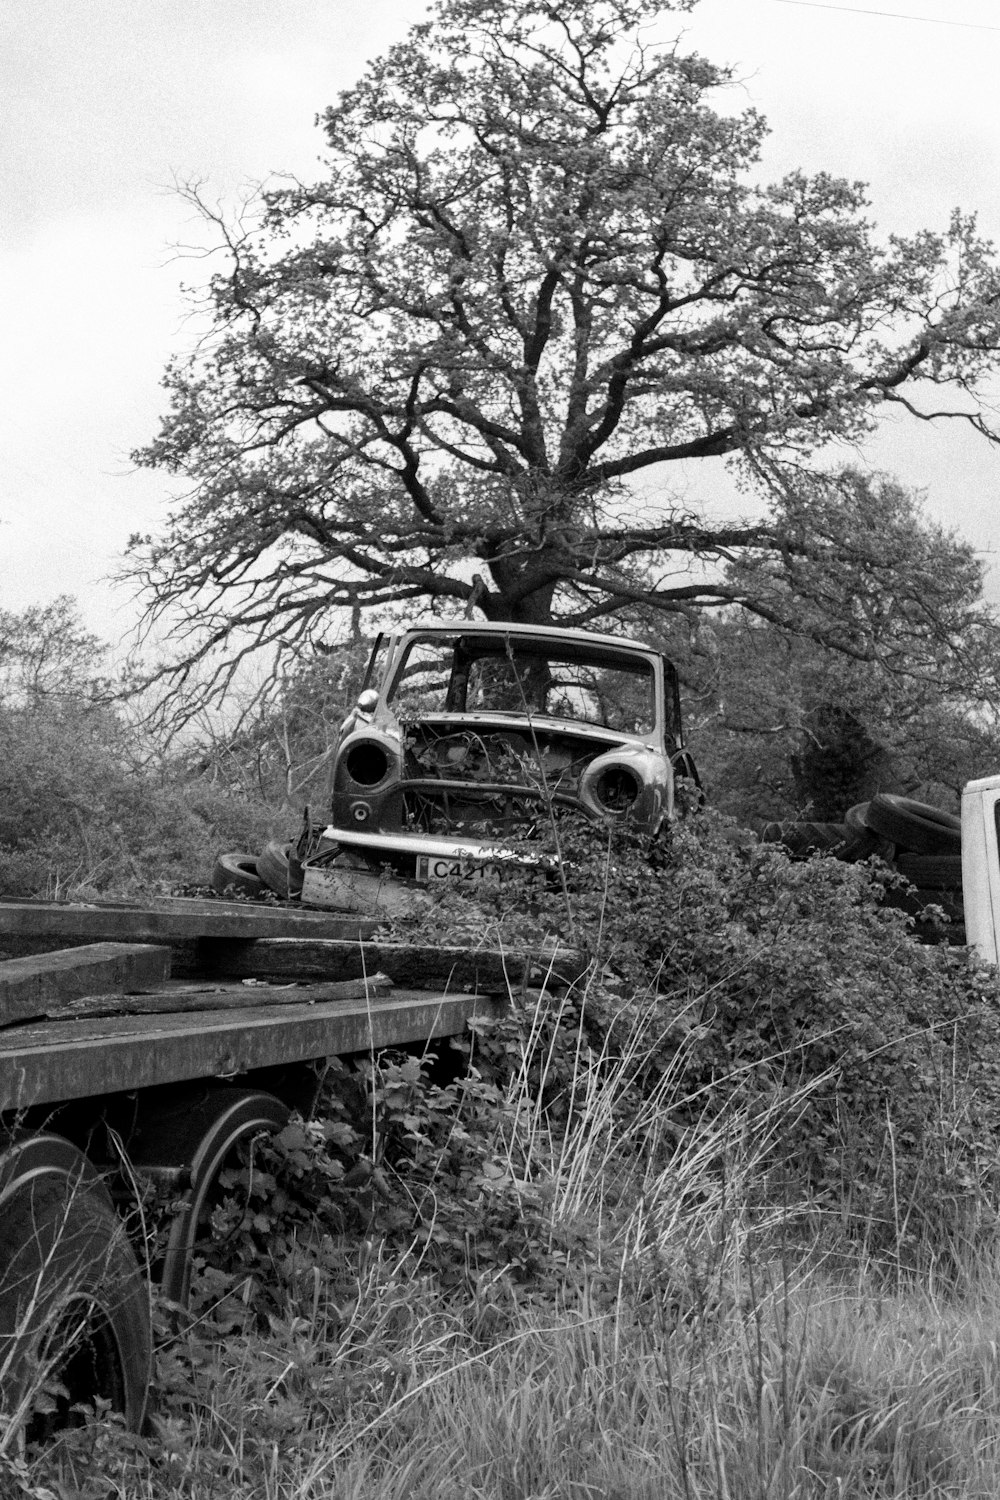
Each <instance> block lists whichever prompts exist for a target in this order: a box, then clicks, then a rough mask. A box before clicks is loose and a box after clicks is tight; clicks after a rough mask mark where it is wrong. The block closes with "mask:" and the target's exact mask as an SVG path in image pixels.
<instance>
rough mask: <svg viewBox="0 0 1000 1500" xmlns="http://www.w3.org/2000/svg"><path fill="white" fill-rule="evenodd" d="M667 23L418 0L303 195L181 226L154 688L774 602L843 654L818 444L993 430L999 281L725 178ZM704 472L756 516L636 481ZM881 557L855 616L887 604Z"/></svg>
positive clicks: (923, 237)
mask: <svg viewBox="0 0 1000 1500" xmlns="http://www.w3.org/2000/svg"><path fill="white" fill-rule="evenodd" d="M692 4H693V0H677V3H673V4H671V3H663V0H559V3H558V4H556V3H554V0H440V3H439V4H438V5H437V6H436V7H435V9H434V11H433V13H432V16H431V19H429V20H428V21H426V22H423V23H422V24H420V25H418V26H416V27H414V28H413V30H412V31H411V33H410V34H409V37H408V38H407V39H406V40H405V41H403V42H402V43H401V44H400V45H398V46H396V47H394V48H392V49H391V50H390V51H389V53H388V54H387V55H386V56H385V57H383V58H381V59H379V60H377V61H376V62H374V63H372V64H371V65H370V67H369V68H368V70H367V72H366V73H365V75H364V76H363V77H362V78H361V80H360V81H359V82H358V84H357V85H356V86H355V87H354V88H353V89H351V90H349V91H347V92H346V93H344V94H343V95H342V96H341V98H340V102H339V103H338V104H336V105H334V106H333V107H331V108H330V109H328V110H327V111H326V113H325V115H324V116H323V125H324V129H325V134H326V140H327V160H326V168H325V175H324V176H323V177H322V179H321V180H319V181H318V182H316V183H314V184H300V183H293V184H291V185H285V186H280V187H277V188H275V189H272V190H269V191H266V192H265V193H264V194H263V197H262V199H261V201H260V205H259V208H260V212H259V215H258V217H257V218H256V219H255V220H254V221H253V222H248V221H247V220H244V221H243V222H242V223H241V224H238V225H227V224H225V223H224V222H223V221H222V219H221V218H218V217H217V216H213V215H212V214H209V217H216V220H217V228H218V230H219V232H220V235H221V238H222V239H223V241H224V248H225V250H226V253H227V266H226V269H225V270H224V271H223V272H222V273H220V274H219V275H217V276H216V277H215V278H214V280H212V282H211V284H210V287H209V289H208V308H209V311H210V314H211V327H210V329H209V331H208V333H207V335H206V337H205V339H204V341H203V342H202V343H200V344H199V346H198V349H197V351H196V352H195V353H194V354H193V355H191V356H190V357H184V358H181V359H179V360H178V361H176V362H175V363H174V364H173V365H172V366H171V368H170V369H169V371H168V373H167V376H166V386H167V390H168V392H169V395H170V411H169V414H168V415H167V417H166V419H165V421H164V423H163V427H162V431H161V433H160V435H159V437H158V438H157V439H156V440H155V441H154V442H153V443H152V444H151V445H150V446H149V447H148V448H147V449H146V450H144V451H143V452H142V453H141V454H139V455H138V458H139V461H140V462H141V463H144V464H148V465H152V466H161V467H164V468H166V469H168V470H171V471H173V472H175V473H177V474H178V475H181V476H183V477H184V478H185V479H186V480H187V482H188V490H187V494H186V498H184V499H182V500H181V501H179V503H178V505H177V507H176V509H175V511H174V514H173V517H172V519H171V522H170V524H169V526H168V527H167V529H166V531H165V533H164V534H163V535H162V536H160V537H158V538H145V539H136V541H135V544H134V546H135V563H134V566H135V570H136V572H137V573H138V574H139V575H140V576H141V577H142V579H143V580H144V581H145V582H146V584H147V585H148V586H149V588H150V590H151V599H152V609H153V611H154V613H155V612H156V611H157V610H167V611H171V612H176V611H177V610H178V609H180V610H181V611H182V613H183V614H184V615H185V618H186V622H187V623H186V629H185V633H184V634H183V640H184V643H185V644H184V650H183V666H182V672H183V671H184V670H187V669H188V668H190V666H191V664H192V663H193V662H194V661H197V660H198V659H199V658H200V657H202V656H205V655H208V654H210V653H211V652H212V651H213V650H214V649H215V648H216V647H218V646H220V645H223V644H227V643H228V645H229V659H230V662H231V660H232V657H233V655H234V654H236V655H238V654H239V652H240V651H243V650H246V649H249V648H251V647H253V646H256V645H267V644H275V643H277V644H279V645H282V646H288V645H292V644H295V643H301V642H303V641H309V640H312V639H316V638H319V639H323V638H324V637H326V636H327V635H328V634H329V633H330V632H331V609H332V608H333V607H336V606H350V607H352V608H356V607H358V606H362V607H365V606H373V607H374V606H380V607H383V608H386V607H391V606H404V607H407V608H410V607H412V606H413V605H414V604H415V603H416V602H417V601H430V602H431V604H432V605H433V606H434V607H440V608H442V609H446V610H447V609H453V610H455V609H457V610H462V609H465V610H467V611H472V610H474V609H477V608H478V609H480V610H482V612H483V613H484V614H486V615H487V616H488V617H489V618H491V619H510V620H516V621H530V622H544V621H549V620H551V619H553V618H558V619H560V620H562V621H564V622H575V623H580V622H585V621H590V620H593V619H595V618H597V617H600V616H603V615H606V614H609V613H612V612H615V611H621V610H622V609H624V608H627V607H629V606H631V605H634V604H636V603H638V602H642V603H644V604H647V605H649V606H652V607H655V608H656V609H659V610H666V611H677V610H689V609H691V608H697V607H700V606H704V605H712V604H718V603H720V602H726V603H734V604H739V605H740V606H742V607H744V608H746V609H749V610H752V611H756V612H758V613H760V614H762V615H763V616H764V617H765V618H769V617H771V615H772V614H773V609H774V598H775V596H776V594H780V595H781V606H782V621H783V623H784V624H786V625H788V626H790V627H791V628H793V629H798V630H803V631H806V632H808V633H809V634H811V635H814V636H816V637H817V638H821V639H830V640H833V639H834V638H835V637H837V638H838V639H839V640H840V642H841V643H844V642H845V641H846V642H850V643H851V649H857V641H858V639H859V638H860V636H861V635H862V633H863V632H865V631H867V630H869V628H870V622H869V621H867V620H865V619H858V618H856V616H855V613H854V602H853V600H852V599H848V598H846V597H843V596H842V597H830V596H828V595H826V594H825V593H823V591H822V590H818V591H817V590H816V589H815V588H814V587H813V585H814V583H815V578H814V576H813V570H812V568H811V565H810V559H811V556H812V552H811V548H812V542H813V536H814V532H815V531H816V530H817V528H818V530H819V533H820V535H821V536H822V540H823V544H824V546H826V547H828V548H837V547H839V548H840V549H841V554H842V557H843V561H844V565H845V568H846V567H848V566H851V567H855V566H856V567H860V568H862V569H864V568H868V567H869V566H870V565H871V566H876V565H877V564H878V562H879V559H880V557H882V556H884V550H885V544H884V539H883V538H881V537H879V536H878V535H877V534H875V533H872V532H869V533H868V534H865V535H863V536H860V537H859V536H857V535H854V534H851V535H845V534H844V532H843V529H842V530H841V534H840V535H835V532H836V526H835V524H834V523H835V520H836V511H837V507H838V505H839V504H840V503H841V498H842V493H841V490H840V489H839V488H838V487H837V485H836V484H835V483H834V484H832V486H831V484H830V483H829V482H828V481H826V480H824V479H823V478H822V477H821V475H820V473H819V472H818V471H817V470H816V466H815V461H814V460H815V454H816V451H817V449H819V448H821V447H822V445H823V444H824V442H826V441H827V440H828V439H831V438H835V437H836V438H850V439H852V440H857V439H860V438H862V437H863V436H864V434H865V433H866V432H867V431H869V430H870V429H871V428H872V426H873V424H874V423H875V421H876V420H877V416H878V412H879V409H880V407H882V406H883V405H884V404H885V403H886V402H890V403H894V404H896V405H901V406H903V407H905V408H906V409H908V410H910V411H912V412H914V413H915V414H916V415H918V416H922V417H924V418H925V419H926V420H930V419H931V418H932V417H933V418H935V419H943V418H944V417H948V416H950V417H953V418H956V419H960V420H964V421H969V422H971V423H972V424H973V426H975V427H976V428H977V429H978V430H980V431H982V432H983V433H984V434H985V435H986V436H988V437H990V438H993V437H994V436H995V434H994V432H993V430H992V429H991V428H990V426H989V425H988V422H987V420H986V418H985V417H984V416H983V415H982V413H981V411H980V409H979V407H978V406H977V404H976V401H975V388H976V382H977V380H978V379H979V377H980V376H981V375H982V373H983V372H984V370H986V369H987V368H988V367H989V366H990V365H991V364H992V361H993V359H994V355H995V352H996V350H997V347H998V344H1000V319H998V307H1000V299H998V293H1000V278H998V273H997V267H996V263H995V260H994V258H993V256H992V254H991V251H990V247H989V246H987V245H985V244H984V243H982V242H981V241H980V240H979V239H978V238H977V236H976V231H975V225H974V222H973V221H972V220H971V219H968V218H963V217H960V216H958V215H956V216H955V218H954V219H953V221H952V223H951V226H950V228H949V229H948V231H947V232H946V233H945V234H943V235H936V234H931V233H929V232H923V233H920V234H917V235H916V236H914V237H913V238H910V239H902V238H898V237H892V238H890V239H889V240H888V241H887V242H885V243H883V242H882V241H880V240H878V239H877V238H876V237H875V235H874V233H873V231H872V228H871V225H870V224H869V223H868V221H867V220H866V217H865V214H866V210H867V204H866V200H865V195H864V189H863V186H862V185H860V184H858V183H850V182H846V181H843V180H841V179H839V178H836V177H832V176H829V175H826V174H820V175H819V176H816V177H811V178H810V177H807V176H805V175H803V174H801V173H794V174H792V175H790V176H789V177H787V178H785V179H784V180H783V181H781V182H779V183H777V184H776V185H773V186H761V185H759V184H758V182H757V181H756V179H755V176H754V171H755V166H756V163H757V160H758V155H759V149H760V145H761V141H762V138H763V136H764V133H765V126H764V122H763V121H762V119H761V118H760V117H759V116H758V115H757V114H756V113H755V112H754V111H752V110H749V111H746V112H744V113H741V114H730V113H724V112H721V111H719V110H717V109H716V108H714V107H713V104H712V100H713V99H714V97H715V96H716V94H718V92H719V90H720V89H722V88H723V86H724V85H725V84H726V83H727V82H728V81H729V75H728V73H727V72H726V71H725V70H723V69H720V68H718V67H715V66H714V65H712V64H711V63H709V62H707V61H705V60H704V59H703V58H701V57H698V56H695V55H692V54H686V53H684V52H683V51H682V49H681V47H680V45H679V44H677V43H676V42H675V41H674V40H672V39H671V36H670V35H669V28H668V31H667V32H665V31H664V29H663V28H664V25H665V24H666V23H668V22H669V23H671V24H673V23H674V20H675V17H674V13H675V12H678V11H685V10H688V9H690V8H691V5H692ZM197 196H198V195H197V193H195V197H196V198H197ZM934 387H942V388H944V387H947V388H949V394H947V395H946V396H943V397H942V396H939V394H938V392H937V391H936V390H934V389H933V388H934ZM928 392H929V393H930V396H931V399H930V402H929V403H928V404H927V405H926V406H923V407H922V406H919V405H918V402H919V401H920V400H921V399H923V397H924V395H925V394H926V393H928ZM722 455H729V456H730V457H731V458H732V460H733V461H734V462H735V463H736V464H737V466H738V467H739V468H740V469H741V471H742V473H743V476H744V478H745V479H746V480H747V482H748V483H749V484H750V485H751V486H752V487H753V488H754V489H755V490H756V498H755V499H753V500H751V501H748V503H747V509H748V510H749V512H750V513H751V514H755V515H756V516H757V517H758V519H749V520H748V519H746V518H745V517H742V516H740V515H738V514H734V515H733V516H732V517H731V518H729V519H727V520H722V521H718V522H716V521H713V520H711V519H709V518H707V517H706V516H702V515H699V514H697V513H696V512H695V511H694V510H693V509H691V508H690V507H689V506H688V505H687V504H685V503H682V502H681V501H679V500H677V499H676V498H675V497H674V496H673V495H672V494H671V492H670V490H669V489H668V488H667V487H666V485H665V484H664V483H663V482H662V475H663V473H664V472H665V467H666V466H668V465H670V464H676V463H678V462H679V461H681V460H690V459H697V458H704V457H718V456H722ZM654 471H655V472H656V475H657V480H658V481H660V482H658V485H657V487H656V488H655V489H650V487H649V486H648V484H647V486H646V487H645V488H644V489H643V490H642V491H641V492H640V491H639V490H637V489H636V488H635V485H634V481H635V478H636V476H639V475H642V474H644V473H647V472H648V473H653V472H654ZM742 555H747V556H748V557H749V558H750V559H751V565H750V566H748V567H746V568H740V569H737V570H736V571H734V572H731V573H730V575H729V576H728V577H723V576H721V572H720V569H721V568H722V566H723V565H724V564H725V563H726V562H727V561H730V560H732V559H735V558H739V557H740V556H742ZM890 561H891V562H892V563H893V572H892V573H886V572H885V570H883V572H882V573H881V575H880V580H879V581H880V586H884V587H887V588H888V590H889V594H888V596H887V598H888V599H889V600H891V599H893V598H895V596H896V595H897V594H898V593H899V592H900V590H902V591H903V593H904V594H906V593H907V591H909V592H912V589H913V579H912V577H911V576H910V574H908V572H907V567H908V564H909V561H910V559H909V557H908V555H905V554H901V555H900V556H898V557H896V558H891V559H890ZM886 608H891V605H890V604H887V605H886ZM845 609H846V611H847V614H846V619H845V616H844V610H845ZM174 618H176V614H174ZM915 629H919V630H922V631H925V632H929V633H930V635H931V636H932V637H933V636H934V635H935V633H936V632H937V630H938V622H937V621H936V620H934V619H933V618H930V617H928V618H925V619H924V620H923V621H922V622H921V623H920V624H919V626H917V625H916V624H915ZM878 649H879V646H878V637H877V635H876V636H869V637H868V640H867V642H866V644H865V646H864V647H863V651H864V652H866V653H870V652H871V651H872V650H876V651H877V650H878ZM224 680H225V678H224V676H223V677H222V678H219V677H217V678H216V682H217V684H218V683H219V682H221V681H224Z"/></svg>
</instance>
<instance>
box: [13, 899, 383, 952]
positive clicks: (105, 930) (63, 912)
mask: <svg viewBox="0 0 1000 1500" xmlns="http://www.w3.org/2000/svg"><path fill="white" fill-rule="evenodd" d="M375 928H376V923H375V922H373V921H369V920H365V919H362V918H359V917H351V916H338V915H337V914H335V913H331V912H322V911H303V910H301V909H296V908H294V907H287V906H264V905H260V906H257V905H253V904H252V903H250V902H240V901H201V900H195V899H193V898H192V899H188V898H185V897H182V896H176V897H170V898H166V897H164V898H163V899H162V900H158V901H157V902H156V903H155V904H150V905H148V906H133V905H118V904H115V903H110V902H109V903H106V904H105V903H103V902H98V903H95V904H94V905H93V906H91V905H86V906H84V905H80V904H76V903H73V902H60V901H0V942H2V939H3V938H4V937H33V938H45V939H64V940H65V941H66V942H79V943H86V942H99V941H112V942H131V943H173V942H190V941H192V940H195V939H198V938H242V939H249V938H258V937H306V936H312V937H325V938H349V939H354V940H355V941H356V940H357V939H358V938H359V937H368V936H370V935H371V934H372V933H373V932H374V931H375Z"/></svg>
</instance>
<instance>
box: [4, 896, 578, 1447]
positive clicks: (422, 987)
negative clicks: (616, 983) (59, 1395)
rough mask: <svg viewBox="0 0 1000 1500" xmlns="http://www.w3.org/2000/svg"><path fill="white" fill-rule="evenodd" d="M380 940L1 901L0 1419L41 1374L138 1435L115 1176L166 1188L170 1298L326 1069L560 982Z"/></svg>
mask: <svg viewBox="0 0 1000 1500" xmlns="http://www.w3.org/2000/svg"><path fill="white" fill-rule="evenodd" d="M374 933H375V924H374V923H373V922H371V921H365V920H361V919H358V918H355V917H341V916H337V915H334V914H331V913H328V912H310V911H305V910H296V909H294V908H292V907H271V906H263V905H253V904H250V903H227V902H224V901H196V900H184V899H174V900H164V901H158V902H156V903H155V904H154V905H148V906H126V905H116V904H96V905H72V904H62V903H42V902H0V953H2V952H6V953H8V954H9V955H11V956H10V957H8V958H6V959H0V1420H3V1421H6V1422H8V1423H24V1424H28V1425H29V1427H30V1422H31V1398H32V1392H33V1390H34V1389H37V1387H38V1383H39V1380H40V1379H43V1378H44V1371H45V1368H46V1367H47V1366H51V1367H52V1368H54V1369H55V1370H56V1372H57V1376H58V1381H59V1384H60V1385H61V1386H62V1387H63V1388H64V1389H65V1390H66V1392H67V1395H66V1398H65V1401H64V1404H65V1405H68V1404H71V1403H72V1402H75V1401H81V1400H93V1399H94V1398H95V1397H100V1398H102V1399H104V1400H107V1401H109V1402H111V1403H112V1405H113V1406H114V1407H115V1408H116V1409H118V1410H120V1411H122V1412H123V1413H124V1414H125V1417H126V1420H127V1421H128V1422H130V1423H131V1424H133V1425H134V1426H139V1425H140V1424H141V1422H142V1420H143V1415H144V1412H145V1408H146V1402H147V1396H148V1387H149V1371H150V1334H149V1315H148V1308H149V1288H148V1286H147V1282H146V1273H145V1272H144V1271H143V1270H142V1268H141V1267H140V1263H139V1259H138V1258H137V1256H136V1253H135V1249H134V1248H133V1246H132V1245H131V1243H130V1240H129V1235H128V1232H127V1230H126V1227H125V1224H124V1222H123V1218H122V1217H121V1216H120V1214H119V1212H118V1211H117V1208H116V1202H115V1199H114V1197H113V1196H112V1194H111V1192H110V1191H109V1189H108V1186H107V1180H108V1179H109V1177H111V1176H114V1177H117V1178H118V1179H119V1180H120V1179H121V1175H122V1168H123V1166H125V1167H126V1169H127V1172H132V1173H134V1174H135V1176H136V1178H138V1179H139V1180H140V1182H141V1180H142V1179H143V1178H147V1179H151V1180H153V1181H165V1182H167V1183H168V1184H169V1185H170V1189H171V1196H172V1197H173V1198H174V1199H175V1201H176V1203H177V1208H176V1211H175V1213H174V1216H173V1219H172V1221H171V1227H170V1232H169V1238H168V1242H167V1247H166V1253H165V1256H164V1258H163V1261H162V1264H161V1265H160V1266H158V1267H157V1268H156V1275H157V1277H158V1279H159V1280H160V1282H161V1284H162V1288H163V1291H164V1292H165V1294H166V1295H167V1296H168V1297H170V1298H172V1299H173V1300H174V1301H175V1302H178V1303H181V1304H183V1302H184V1300H185V1298H186V1296H187V1290H188V1285H189V1278H190V1268H191V1256H192V1251H193V1247H194V1243H195V1237H196V1234H197V1231H198V1225H199V1221H200V1220H201V1219H202V1218H203V1215H204V1212H205V1209H206V1204H207V1202H208V1201H209V1200H210V1198H211V1195H212V1192H213V1189H214V1187H215V1184H216V1181H217V1178H218V1174H219V1172H220V1171H221V1170H222V1167H223V1166H224V1164H225V1163H226V1161H227V1160H228V1159H230V1158H231V1156H232V1153H233V1151H234V1150H235V1149H236V1148H237V1147H238V1146H239V1145H240V1143H241V1142H244V1143H245V1142H246V1141H247V1140H249V1139H251V1138H253V1137H254V1136H258V1135H260V1134H261V1133H262V1132H273V1131H275V1130H278V1129H280V1128H281V1127H282V1125H283V1124H284V1123H285V1121H286V1120H287V1119H288V1116H289V1114H290V1112H291V1111H292V1110H293V1109H299V1110H301V1111H303V1112H306V1113H307V1112H308V1111H309V1110H310V1108H311V1107H312V1105H313V1103H314V1101H315V1097H316V1091H317V1089H318V1084H319V1080H320V1077H321V1075H322V1071H323V1064H324V1062H325V1060H326V1059H328V1058H331V1057H335V1056H336V1057H344V1056H350V1055H357V1054H365V1053H371V1052H377V1051H379V1050H380V1049H382V1048H386V1047H392V1046H408V1045H412V1044H421V1043H428V1042H431V1041H433V1040H435V1039H437V1038H444V1037H448V1036H456V1035H460V1034H462V1033H463V1032H465V1031H466V1030H467V1028H468V1024H469V1022H470V1021H471V1020H473V1019H474V1018H476V1017H482V1016H496V1015H498V1014H500V1013H501V1012H502V1010H503V1009H504V1008H505V1007H506V1005H507V1004H508V1003H509V995H510V992H511V988H512V987H519V986H521V985H523V984H525V983H528V982H532V983H544V981H545V979H546V976H551V975H552V974H553V973H554V972H556V971H557V970H558V969H559V968H560V967H563V968H564V969H566V970H567V972H568V968H569V967H571V956H570V955H567V954H565V953H559V952H555V953H553V952H547V953H544V954H539V955H531V954H527V953H522V954H515V955H511V954H500V953H498V952H490V951H472V950H467V949H459V948H445V947H441V946H440V945H434V946H428V947H421V946H418V945H411V944H404V945H401V944H392V943H385V942H379V941H376V939H375V936H374ZM560 977H565V975H563V976H560Z"/></svg>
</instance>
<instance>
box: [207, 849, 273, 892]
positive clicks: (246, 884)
mask: <svg viewBox="0 0 1000 1500" xmlns="http://www.w3.org/2000/svg"><path fill="white" fill-rule="evenodd" d="M212 889H213V891H217V892H218V893H219V895H220V896H224V895H225V894H226V893H227V892H230V891H237V892H239V894H240V895H241V896H261V895H263V893H264V882H263V880H262V879H261V878H260V876H259V875H258V873H257V861H256V859H255V858H254V856H253V855H252V854H243V853H241V852H240V851H239V850H234V851H233V852H232V853H231V854H220V855H219V857H218V859H217V860H216V861H215V868H214V869H213V871H212Z"/></svg>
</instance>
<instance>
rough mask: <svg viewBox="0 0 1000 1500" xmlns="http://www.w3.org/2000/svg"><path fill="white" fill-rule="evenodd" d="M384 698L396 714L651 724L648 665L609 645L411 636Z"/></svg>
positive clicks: (635, 728) (632, 730) (628, 730)
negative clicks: (511, 715)
mask: <svg viewBox="0 0 1000 1500" xmlns="http://www.w3.org/2000/svg"><path fill="white" fill-rule="evenodd" d="M388 698H389V702H390V703H391V704H392V705H393V708H394V710H395V712H396V713H397V714H399V716H400V717H401V718H404V719H412V718H419V717H421V716H422V715H429V714H436V713H475V714H518V715H521V716H524V715H526V714H527V715H530V714H538V715H540V716H544V717H545V718H549V719H560V720H564V721H568V722H570V723H574V724H588V725H594V726H597V727H599V728H602V729H610V730H614V731H617V732H619V733H622V734H650V733H651V732H652V731H653V730H654V729H655V727H656V692H655V679H654V675H653V664H652V662H651V661H650V660H649V659H648V658H644V657H641V656H638V655H632V654H629V653H627V652H624V651H622V652H616V651H614V650H613V649H611V648H604V647H601V648H599V649H593V648H587V647H586V646H582V645H577V644H576V643H573V644H572V645H565V646H564V645H561V644H557V643H555V642H552V643H549V642H545V641H539V642H536V641H533V640H529V641H525V640H516V639H513V638H506V639H505V638H503V637H500V638H497V637H495V636H479V637H477V636H474V635H467V636H454V637H441V636H433V637H425V638H424V639H420V638H419V637H417V638H415V639H414V640H413V641H411V642H410V644H409V646H408V647H407V649H406V651H405V653H404V655H403V658H402V660H401V662H400V664H399V667H398V668H397V671H396V673H395V675H394V680H393V684H392V686H391V688H390V690H389V694H388Z"/></svg>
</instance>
